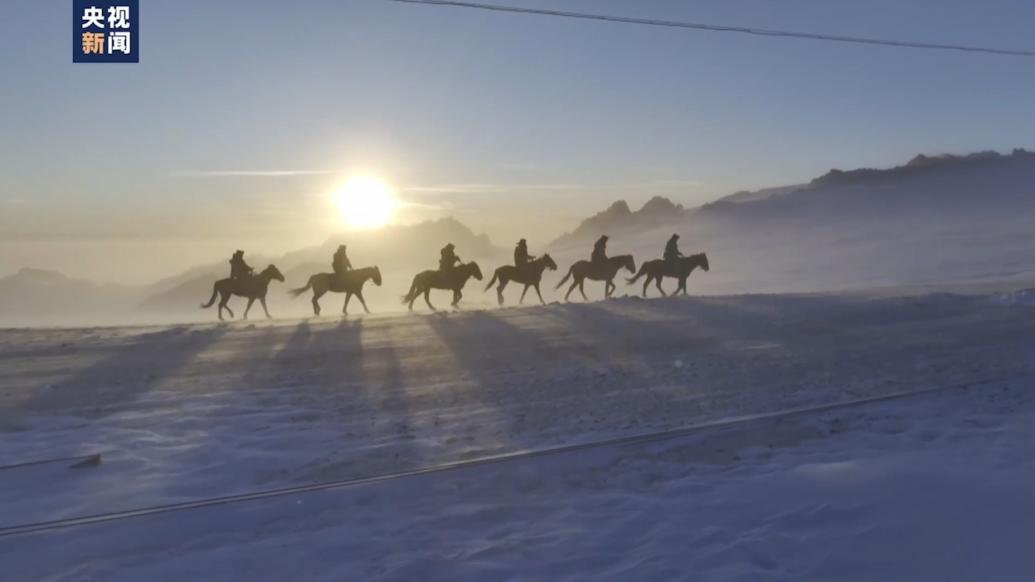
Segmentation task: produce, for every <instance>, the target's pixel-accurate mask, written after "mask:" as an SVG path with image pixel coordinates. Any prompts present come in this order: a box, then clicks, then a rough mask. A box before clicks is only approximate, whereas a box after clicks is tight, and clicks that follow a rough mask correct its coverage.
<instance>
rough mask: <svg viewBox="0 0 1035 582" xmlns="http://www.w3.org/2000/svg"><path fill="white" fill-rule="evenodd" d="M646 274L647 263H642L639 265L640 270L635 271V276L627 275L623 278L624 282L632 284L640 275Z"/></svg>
mask: <svg viewBox="0 0 1035 582" xmlns="http://www.w3.org/2000/svg"><path fill="white" fill-rule="evenodd" d="M646 274H647V263H643V264H642V265H640V272H639V273H636V276H635V277H629V278H627V279H626V280H625V282H626V283H628V284H630V285H632V284H633V283H635V282H636V281H637V280H638V279H639V278H640V277H642V276H644V275H646Z"/></svg>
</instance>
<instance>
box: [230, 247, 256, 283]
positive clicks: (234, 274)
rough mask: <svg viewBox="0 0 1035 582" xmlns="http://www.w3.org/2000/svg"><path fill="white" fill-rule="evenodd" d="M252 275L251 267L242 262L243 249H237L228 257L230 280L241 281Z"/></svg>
mask: <svg viewBox="0 0 1035 582" xmlns="http://www.w3.org/2000/svg"><path fill="white" fill-rule="evenodd" d="M251 275H252V268H251V267H249V266H248V263H246V262H244V251H242V250H238V251H237V252H235V253H234V256H233V257H231V258H230V280H232V281H242V280H244V279H246V278H248V277H251Z"/></svg>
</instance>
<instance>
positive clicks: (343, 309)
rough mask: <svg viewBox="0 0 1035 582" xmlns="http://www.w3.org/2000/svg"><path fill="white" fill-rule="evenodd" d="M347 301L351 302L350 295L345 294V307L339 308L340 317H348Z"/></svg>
mask: <svg viewBox="0 0 1035 582" xmlns="http://www.w3.org/2000/svg"><path fill="white" fill-rule="evenodd" d="M349 301H352V293H349V292H346V293H345V305H342V306H341V314H342V315H348V314H349Z"/></svg>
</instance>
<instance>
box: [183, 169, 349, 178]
mask: <svg viewBox="0 0 1035 582" xmlns="http://www.w3.org/2000/svg"><path fill="white" fill-rule="evenodd" d="M335 173H337V172H335V171H333V170H207V171H187V172H176V173H175V174H173V175H174V176H179V177H195V178H206V177H215V178H223V177H241V176H245V177H260V178H284V177H290V176H325V175H328V174H335Z"/></svg>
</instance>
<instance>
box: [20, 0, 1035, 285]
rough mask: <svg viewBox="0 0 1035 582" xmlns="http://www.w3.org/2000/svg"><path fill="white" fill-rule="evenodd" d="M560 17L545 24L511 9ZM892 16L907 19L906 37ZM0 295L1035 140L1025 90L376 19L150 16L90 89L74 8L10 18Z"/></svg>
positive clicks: (911, 67) (937, 55) (982, 13)
mask: <svg viewBox="0 0 1035 582" xmlns="http://www.w3.org/2000/svg"><path fill="white" fill-rule="evenodd" d="M514 4H515V5H522V6H549V5H550V3H548V2H516V1H515V2H514ZM565 8H566V9H571V10H587V11H595V12H604V13H615V14H627V15H634V16H642V17H657V18H669V19H685V20H696V21H705V22H709V21H710V22H717V23H725V24H735V25H758V26H767V27H772V28H780V27H782V28H789V29H795V30H820V31H824V32H830V33H835V34H860V35H862V34H868V35H873V36H879V37H890V38H895V37H904V38H912V39H916V40H929V41H946V42H966V43H973V44H990V45H995V46H1005V47H1023V46H1025V44H1026V43H1030V38H1031V37H1030V26H1028V24H1027V23H1030V22H1031V21H1032V17H1033V16H1035V7H1033V6H1032V5H1031V4H1030V3H1027V2H1011V1H1002V0H1000V1H997V2H985V3H981V4H976V3H973V2H959V1H957V2H945V1H934V0H926V1H917V2H911V3H908V4H903V3H901V2H892V1H890V0H886V1H879V2H869V3H857V4H844V3H821V2H815V1H804V0H799V1H785V2H770V1H763V0H756V1H744V2H736V3H729V2H722V1H710V2H695V3H692V4H691V3H685V2H674V1H673V2H663V1H653V2H637V3H629V2H617V1H608V2H598V1H592V2H591V1H588V0H583V1H572V2H568V3H565ZM889 15H890V17H889ZM5 19H6V21H7V22H9V23H16V25H14V26H10V27H8V28H7V35H6V37H5V46H6V47H7V48H6V49H5V50H4V51H2V52H0V68H2V70H3V74H4V84H3V88H2V89H0V92H2V95H3V97H2V101H3V103H4V107H2V108H0V131H2V132H3V135H4V140H3V142H2V144H0V237H2V240H3V243H2V246H0V275H7V274H10V273H12V272H14V271H16V270H17V269H19V268H21V267H25V266H31V267H37V268H49V269H56V270H59V271H61V272H63V273H65V274H67V275H71V276H78V277H90V278H91V279H94V280H98V281H113V282H126V283H142V282H149V281H153V280H154V279H156V278H158V277H162V276H166V275H170V274H173V273H175V272H177V271H179V270H182V269H184V268H187V267H190V266H192V265H195V264H198V263H199V262H212V261H220V260H225V258H226V256H228V254H229V252H230V251H232V249H234V248H245V249H247V250H248V251H249V252H256V253H262V254H265V255H267V256H274V255H277V254H279V253H283V252H285V251H289V250H292V249H294V248H298V247H300V246H304V245H312V244H316V243H320V242H323V241H325V240H326V239H327V238H328V237H330V236H332V235H334V234H336V233H339V232H341V231H342V229H343V228H344V225H343V224H342V223H341V221H340V217H339V216H338V215H337V214H336V213H335V212H333V203H332V201H331V200H330V197H329V194H330V193H331V192H333V191H334V189H335V188H336V187H338V186H339V185H340V184H342V183H343V182H344V181H345V180H347V179H348V178H349V177H350V176H352V175H355V174H368V175H373V176H376V177H378V178H379V179H381V180H384V181H386V182H387V183H389V184H391V185H392V186H393V187H394V189H395V192H396V194H397V196H398V198H399V200H400V202H401V204H402V206H401V207H400V208H399V209H398V211H397V212H396V213H395V214H394V215H393V217H392V220H393V221H394V222H401V223H409V222H415V221H420V220H424V219H428V218H435V217H441V216H446V215H453V216H456V217H457V218H458V219H459V220H461V221H462V222H463V223H464V224H467V225H468V226H470V227H471V228H472V229H473V230H475V231H476V232H486V233H488V234H490V236H491V237H492V239H493V241H494V242H497V243H498V244H501V245H509V244H511V242H512V240H514V239H516V238H517V237H519V236H526V237H528V238H529V239H530V240H532V241H534V242H533V246H535V244H537V243H538V244H542V243H545V241H546V240H547V239H551V238H553V237H555V236H557V235H559V234H561V233H562V232H563V231H565V230H568V229H570V228H571V227H572V226H573V224H574V223H576V222H577V221H578V219H580V218H583V217H584V216H586V215H588V214H591V213H592V212H594V211H596V210H598V209H600V208H602V207H604V206H606V205H607V204H609V203H610V202H611V201H613V200H615V199H619V198H625V199H627V200H629V201H630V203H631V204H633V205H634V206H637V205H638V204H640V203H642V202H643V201H645V200H647V199H648V198H650V197H651V196H654V195H664V196H667V197H669V198H672V199H673V200H675V201H677V202H682V203H684V204H687V205H690V206H692V205H696V204H699V203H701V202H705V201H708V200H711V199H714V198H717V197H719V196H721V195H725V194H728V193H730V192H733V191H735V190H739V189H745V188H759V187H766V186H777V185H782V184H793V183H798V182H800V181H802V180H807V179H809V178H811V177H813V176H816V175H819V174H822V173H823V172H825V171H826V170H827V169H829V168H831V167H846V168H850V167H859V166H888V165H892V164H894V163H898V162H900V161H901V160H903V159H908V157H910V156H912V155H913V154H915V153H918V152H928V153H937V152H940V151H961V152H966V151H974V150H979V149H1000V150H1008V149H1009V148H1012V147H1014V146H1017V145H1024V144H1025V143H1026V140H1027V139H1029V138H1030V136H1031V135H1032V134H1033V131H1035V118H1033V117H1032V115H1031V114H1030V113H1031V95H1032V94H1033V90H1035V78H1033V77H1032V75H1031V74H1030V73H1031V71H1030V62H1029V61H1028V60H1026V59H1016V58H989V57H987V56H982V55H970V54H959V53H951V52H925V51H901V50H893V49H885V48H873V47H863V46H851V45H833V44H823V45H820V44H817V43H814V42H809V41H776V40H772V39H765V38H752V37H744V36H738V35H722V34H712V33H700V32H687V31H672V30H660V29H654V28H648V27H635V26H622V25H617V24H587V23H585V22H572V21H566V20H563V19H548V18H539V17H520V16H509V15H500V14H492V13H481V12H477V11H467V10H456V9H434V8H426V7H418V6H407V5H397V4H392V3H386V2H376V1H354V2H343V3H339V2H296V3H284V2H266V1H249V2H243V1H235V2H230V1H227V2H219V3H212V2H201V1H196V0H188V1H181V2H175V3H172V2H155V3H146V4H145V5H144V6H143V7H142V38H141V41H142V42H141V62H140V63H139V64H137V65H126V66H111V65H107V66H106V65H100V66H90V65H75V64H72V63H71V62H70V58H69V54H68V53H69V50H68V43H69V38H68V6H67V4H66V3H63V2H56V3H55V2H19V3H13V4H11V5H9V6H6V7H5Z"/></svg>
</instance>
